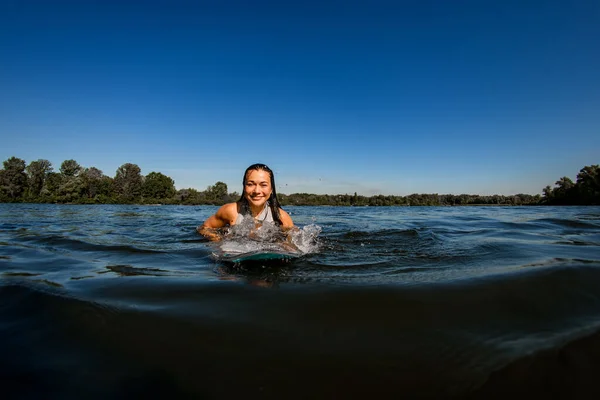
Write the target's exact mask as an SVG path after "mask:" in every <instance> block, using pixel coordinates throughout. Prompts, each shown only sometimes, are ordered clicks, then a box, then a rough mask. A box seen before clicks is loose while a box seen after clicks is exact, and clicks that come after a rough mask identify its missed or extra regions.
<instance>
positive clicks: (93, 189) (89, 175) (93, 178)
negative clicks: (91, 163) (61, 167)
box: [79, 167, 104, 199]
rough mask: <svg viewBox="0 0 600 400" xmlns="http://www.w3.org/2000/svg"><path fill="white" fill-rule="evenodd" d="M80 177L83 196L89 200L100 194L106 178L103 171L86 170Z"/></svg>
mask: <svg viewBox="0 0 600 400" xmlns="http://www.w3.org/2000/svg"><path fill="white" fill-rule="evenodd" d="M79 177H80V178H81V183H82V194H83V195H84V196H85V197H86V198H88V199H93V198H95V197H96V196H97V195H98V194H99V193H98V191H99V188H100V186H101V184H102V179H103V178H104V174H103V173H102V171H101V170H99V169H98V168H96V167H90V168H84V169H83V170H82V171H81V173H80V174H79Z"/></svg>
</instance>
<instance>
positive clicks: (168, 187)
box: [142, 172, 175, 199]
mask: <svg viewBox="0 0 600 400" xmlns="http://www.w3.org/2000/svg"><path fill="white" fill-rule="evenodd" d="M142 194H143V195H144V197H148V198H152V199H170V198H172V197H173V196H174V195H175V182H174V181H173V179H171V178H169V177H168V176H166V175H163V174H161V173H160V172H150V173H149V174H148V175H146V178H145V179H144V184H143V186H142Z"/></svg>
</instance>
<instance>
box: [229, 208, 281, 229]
mask: <svg viewBox="0 0 600 400" xmlns="http://www.w3.org/2000/svg"><path fill="white" fill-rule="evenodd" d="M254 219H255V220H256V221H258V222H273V213H272V212H271V207H269V206H268V205H265V208H264V209H263V210H262V211H261V212H260V214H258V216H256V218H254ZM243 220H244V216H243V215H242V214H240V213H238V215H237V218H236V219H235V224H234V225H239V224H241V223H242V221H243Z"/></svg>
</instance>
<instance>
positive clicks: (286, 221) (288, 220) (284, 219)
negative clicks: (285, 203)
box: [279, 207, 294, 228]
mask: <svg viewBox="0 0 600 400" xmlns="http://www.w3.org/2000/svg"><path fill="white" fill-rule="evenodd" d="M279 217H280V219H281V225H282V226H283V227H284V228H291V227H292V226H294V222H293V221H292V217H290V214H288V213H287V212H286V211H285V210H284V209H283V208H281V207H279Z"/></svg>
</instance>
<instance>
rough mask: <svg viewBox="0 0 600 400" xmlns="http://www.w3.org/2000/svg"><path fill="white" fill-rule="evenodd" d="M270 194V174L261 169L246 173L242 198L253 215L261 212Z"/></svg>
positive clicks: (271, 189) (271, 190)
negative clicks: (243, 197)
mask: <svg viewBox="0 0 600 400" xmlns="http://www.w3.org/2000/svg"><path fill="white" fill-rule="evenodd" d="M272 192H273V188H272V187H271V174H269V173H268V172H267V171H263V170H261V169H253V170H250V171H248V173H247V174H246V180H245V183H244V196H245V197H246V200H248V204H249V205H250V209H251V210H252V212H253V214H254V213H256V214H258V213H260V212H261V211H262V209H263V207H264V206H265V203H266V202H267V200H269V197H270V196H271V193H272Z"/></svg>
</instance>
